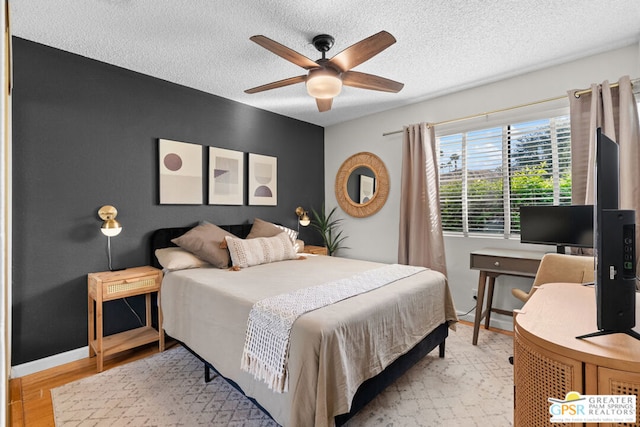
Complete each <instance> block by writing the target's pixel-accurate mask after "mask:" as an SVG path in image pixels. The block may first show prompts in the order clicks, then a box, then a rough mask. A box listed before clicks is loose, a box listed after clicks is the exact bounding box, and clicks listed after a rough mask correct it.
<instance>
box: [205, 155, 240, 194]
mask: <svg viewBox="0 0 640 427" xmlns="http://www.w3.org/2000/svg"><path fill="white" fill-rule="evenodd" d="M208 202H209V204H210V205H244V153H243V152H242V151H235V150H228V149H226V148H217V147H209V200H208Z"/></svg>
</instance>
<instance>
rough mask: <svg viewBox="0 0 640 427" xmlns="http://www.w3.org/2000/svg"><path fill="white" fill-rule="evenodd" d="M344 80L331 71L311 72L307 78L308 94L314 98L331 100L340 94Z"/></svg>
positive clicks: (319, 70)
mask: <svg viewBox="0 0 640 427" xmlns="http://www.w3.org/2000/svg"><path fill="white" fill-rule="evenodd" d="M341 90H342V79H340V77H339V75H338V72H337V71H334V70H329V69H318V70H311V71H310V72H309V77H308V78H307V92H308V93H309V95H311V96H312V97H314V98H319V99H330V98H334V97H336V96H337V95H339V94H340V91H341Z"/></svg>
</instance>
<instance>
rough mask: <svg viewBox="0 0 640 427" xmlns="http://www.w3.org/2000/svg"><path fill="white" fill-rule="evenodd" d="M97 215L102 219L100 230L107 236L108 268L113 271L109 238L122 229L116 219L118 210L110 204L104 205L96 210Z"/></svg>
mask: <svg viewBox="0 0 640 427" xmlns="http://www.w3.org/2000/svg"><path fill="white" fill-rule="evenodd" d="M98 216H99V217H100V219H101V220H102V221H103V222H102V227H100V231H102V234H104V235H105V236H107V256H108V260H109V270H110V271H114V270H113V268H112V267H111V238H112V237H113V236H117V235H118V234H120V232H121V231H122V225H120V223H119V222H118V221H116V216H118V210H117V209H116V208H114V207H113V206H111V205H104V206H103V207H101V208H100V209H99V210H98Z"/></svg>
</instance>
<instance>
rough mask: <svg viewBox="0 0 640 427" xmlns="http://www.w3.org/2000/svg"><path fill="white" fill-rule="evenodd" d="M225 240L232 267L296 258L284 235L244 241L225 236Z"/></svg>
mask: <svg viewBox="0 0 640 427" xmlns="http://www.w3.org/2000/svg"><path fill="white" fill-rule="evenodd" d="M225 240H226V241H227V246H228V248H229V254H230V255H231V261H232V263H233V266H234V267H242V268H244V267H251V266H254V265H259V264H267V263H270V262H275V261H284V260H286V259H296V258H297V257H298V255H297V254H296V251H295V249H294V247H293V245H292V244H291V240H289V236H287V235H286V233H278V234H277V235H275V236H273V237H255V238H253V239H244V240H243V239H238V238H233V237H229V236H227V237H225Z"/></svg>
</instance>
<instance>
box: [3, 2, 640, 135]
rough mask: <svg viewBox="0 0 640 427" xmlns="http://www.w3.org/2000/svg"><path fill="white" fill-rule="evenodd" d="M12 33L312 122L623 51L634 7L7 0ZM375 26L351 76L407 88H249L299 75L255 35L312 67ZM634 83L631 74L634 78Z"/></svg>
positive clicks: (638, 19) (636, 18) (639, 32)
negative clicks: (319, 103)
mask: <svg viewBox="0 0 640 427" xmlns="http://www.w3.org/2000/svg"><path fill="white" fill-rule="evenodd" d="M9 2H10V3H9V4H10V13H11V20H12V31H13V34H14V35H15V36H18V37H22V38H25V39H27V40H32V41H36V42H39V43H42V44H45V45H48V46H53V47H56V48H59V49H63V50H66V51H69V52H73V53H76V54H79V55H83V56H86V57H89V58H93V59H97V60H99V61H103V62H106V63H109V64H113V65H117V66H120V67H124V68H128V69H131V70H134V71H137V72H140V73H144V74H148V75H151V76H154V77H158V78H161V79H164V80H168V81H171V82H175V83H178V84H181V85H184V86H188V87H192V88H196V89H199V90H202V91H204V92H208V93H212V94H215V95H219V96H222V97H225V98H229V99H233V100H235V101H238V102H242V103H245V104H248V105H252V106H255V107H258V108H262V109H265V110H269V111H273V112H276V113H279V114H283V115H285V116H289V117H293V118H296V119H299V120H303V121H305V122H310V123H315V124H317V125H320V126H329V125H332V124H336V123H340V122H343V121H346V120H350V119H354V118H357V117H361V116H364V115H367V114H371V113H375V112H379V111H384V110H387V109H390V108H394V107H398V106H401V105H406V104H411V103H414V102H417V101H421V100H424V99H428V98H432V97H435V96H438V95H442V94H445V93H450V92H454V91H457V90H460V89H464V88H468V87H472V86H476V85H479V84H483V83H487V82H491V81H495V80H499V79H501V78H505V77H509V76H513V75H517V74H521V73H524V72H527V71H531V70H535V69H539V68H543V67H546V66H549V65H552V64H557V63H561V62H566V61H568V60H572V59H576V58H578V57H582V56H587V55H591V54H594V53H598V52H601V51H605V50H609V49H612V48H616V47H621V46H625V45H629V44H631V43H633V42H637V41H638V40H639V39H640V1H639V0H445V1H443V0H399V1H389V0H384V1H381V0H349V1H347V0H340V1H338V0H329V1H325V0H314V1H306V0H253V1H245V0H236V1H222V0H9ZM381 30H386V31H388V32H390V33H391V34H393V35H394V36H395V38H396V39H397V43H396V44H394V45H392V46H391V47H389V48H388V49H386V50H385V51H383V52H382V53H380V54H379V55H377V56H375V57H374V58H372V59H371V60H369V61H367V62H365V63H364V64H361V65H359V66H358V67H356V68H355V70H356V71H361V72H366V73H371V74H377V75H380V76H383V77H386V78H389V79H392V80H397V81H400V82H403V83H404V84H405V86H404V89H402V91H401V92H399V93H397V94H393V93H383V92H374V91H368V90H362V89H356V88H350V87H345V88H344V89H343V91H342V93H341V94H340V95H339V96H338V97H337V98H336V99H335V100H334V102H333V109H332V110H331V111H329V112H325V113H319V112H318V111H317V107H316V103H315V101H314V100H313V98H310V97H309V96H308V95H307V93H306V90H305V86H304V84H296V85H293V86H289V87H285V88H280V89H274V90H270V91H266V92H262V93H258V94H253V95H247V94H245V93H244V90H245V89H248V88H251V87H254V86H258V85H262V84H265V83H269V82H272V81H275V80H281V79H284V78H288V77H293V76H297V75H301V74H305V71H304V70H303V69H302V68H299V67H297V66H296V65H293V64H291V63H290V62H287V61H285V60H284V59H282V58H280V57H278V56H276V55H274V54H273V53H271V52H269V51H267V50H265V49H263V48H262V47H260V46H258V45H257V44H255V43H253V42H251V41H250V40H249V37H250V36H252V35H255V34H262V35H265V36H267V37H269V38H271V39H274V40H276V41H278V42H280V43H282V44H284V45H286V46H288V47H290V48H292V49H294V50H296V51H298V52H300V53H302V54H303V55H305V56H307V57H310V58H311V59H318V58H319V56H320V55H319V53H318V52H317V51H316V50H315V48H314V47H313V46H312V45H311V39H312V38H313V37H314V36H315V35H317V34H322V33H327V34H331V35H333V36H334V37H335V39H336V43H335V45H334V47H333V49H332V50H331V51H330V52H329V54H328V57H331V56H333V55H335V54H337V53H338V52H340V51H341V50H343V49H344V48H346V47H348V46H350V45H352V44H354V43H356V42H358V41H360V40H362V39H363V38H365V37H368V36H370V35H372V34H374V33H377V32H379V31H381ZM632 77H636V76H632Z"/></svg>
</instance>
